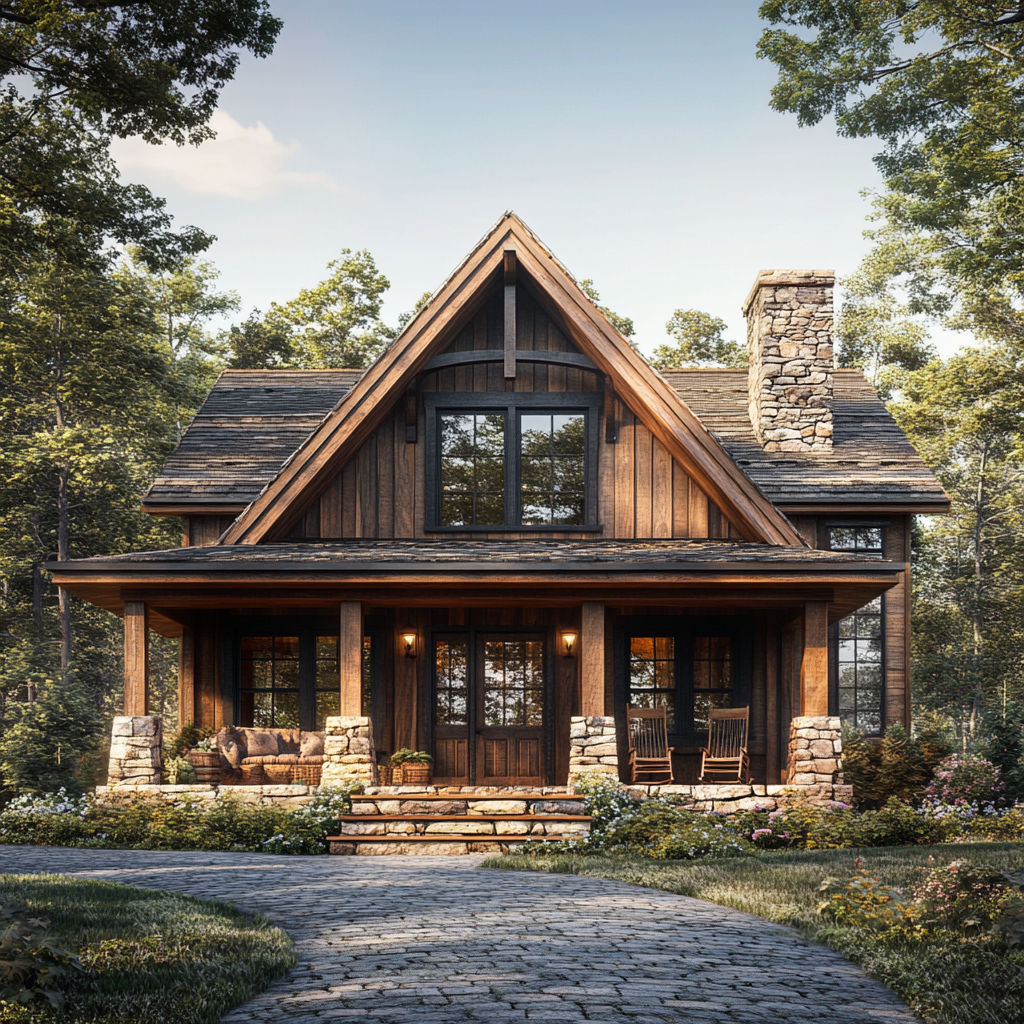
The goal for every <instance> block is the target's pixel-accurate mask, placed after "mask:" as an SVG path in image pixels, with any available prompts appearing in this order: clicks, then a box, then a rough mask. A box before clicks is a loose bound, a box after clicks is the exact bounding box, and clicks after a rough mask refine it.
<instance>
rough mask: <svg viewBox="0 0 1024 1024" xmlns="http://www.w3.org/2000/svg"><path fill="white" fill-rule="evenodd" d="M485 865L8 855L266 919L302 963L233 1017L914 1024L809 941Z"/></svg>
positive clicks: (36, 868) (10, 865)
mask: <svg viewBox="0 0 1024 1024" xmlns="http://www.w3.org/2000/svg"><path fill="white" fill-rule="evenodd" d="M480 860H481V858H480V857H394V856H393V857H271V856H265V855H261V854H246V853H240V854H230V853H223V854H218V853H152V852H142V851H113V850H55V849H49V850H48V849H45V848H39V847H13V846H0V871H2V872H41V871H53V872H63V873H67V874H75V875H84V876H88V877H90V878H106V879H110V880H112V881H118V882H126V883H129V884H131V885H139V886H143V887H145V888H151V889H170V890H173V891H175V892H186V893H190V894H192V895H194V896H200V897H205V898H216V899H222V900H231V901H233V902H235V903H236V904H237V905H238V906H240V907H243V908H247V909H259V910H262V911H265V912H266V913H267V914H269V915H270V916H271V917H272V918H273V919H274V920H275V921H276V922H277V923H278V924H280V925H281V927H283V928H284V929H286V930H287V931H288V933H289V934H290V935H291V936H292V938H293V940H294V942H295V948H296V953H297V955H298V959H299V964H298V966H297V967H296V969H295V970H294V971H292V972H291V973H290V974H289V975H288V977H287V978H283V979H282V980H280V981H278V982H276V983H275V984H274V985H272V986H271V987H270V989H268V990H267V991H266V992H265V993H264V994H263V995H261V996H259V997H257V998H256V999H254V1000H252V1001H251V1002H249V1003H246V1004H245V1005H244V1006H241V1007H239V1008H238V1009H237V1010H234V1011H233V1012H232V1013H230V1014H229V1015H228V1016H227V1017H225V1018H224V1020H225V1021H227V1022H230V1024H241V1022H248V1021H259V1022H260V1024H263V1022H268V1024H269V1022H284V1021H288V1022H301V1021H334V1020H337V1021H345V1020H354V1021H367V1022H375V1024H404V1022H407V1021H408V1022H410V1024H411V1022H416V1024H450V1022H461V1021H487V1022H489V1024H499V1022H504V1021H530V1020H548V1021H583V1020H596V1021H605V1022H612V1021H615V1022H619V1021H622V1022H627V1021H628V1022H631V1024H663V1022H667V1021H673V1022H682V1021H686V1022H691V1021H693V1022H698V1021H715V1022H718V1021H723V1022H725V1021H751V1022H754V1021H756V1022H769V1021H771V1022H774V1021H801V1022H814V1021H819V1020H821V1021H825V1020H827V1021H828V1022H829V1024H847V1022H855V1021H856V1022H862V1024H863V1022H867V1021H872V1020H876V1021H891V1022H897V1021H899V1022H908V1024H909V1022H912V1021H914V1020H915V1018H914V1017H913V1016H912V1015H911V1013H910V1012H909V1011H908V1010H907V1009H906V1008H905V1007H904V1006H903V1004H902V1003H901V1002H900V1001H899V1000H898V999H897V998H896V996H894V995H893V994H892V993H891V992H889V991H888V990H887V989H885V988H883V987H882V986H881V985H879V984H878V983H877V982H875V981H872V980H871V979H870V978H867V977H866V976H865V975H864V974H863V973H862V972H861V971H860V970H858V969H857V968H856V967H854V966H853V965H852V964H850V963H848V962H847V961H846V960H844V959H843V958H842V957H840V956H838V955H837V954H836V953H833V952H831V951H830V950H828V949H825V948H823V947H821V946H815V945H811V944H810V943H807V942H804V941H803V940H801V939H800V938H798V937H797V936H796V934H795V933H793V932H791V931H789V930H787V929H785V928H782V927H779V926H777V925H772V924H770V923H768V922H766V921H762V920H760V919H758V918H755V917H750V916H747V915H746V914H741V913H739V912H738V911H735V910H730V909H728V908H726V907H719V906H715V905H714V904H711V903H704V902H702V901H700V900H694V899H688V898H686V897H683V896H673V895H670V894H668V893H662V892H657V891H654V890H650V889H639V888H634V887H632V886H628V885H623V884H620V883H616V882H605V881H602V880H600V879H594V878H578V877H575V876H571V875H541V874H523V873H517V872H504V871H481V870H477V865H478V864H479V862H480Z"/></svg>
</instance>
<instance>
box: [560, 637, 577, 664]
mask: <svg viewBox="0 0 1024 1024" xmlns="http://www.w3.org/2000/svg"><path fill="white" fill-rule="evenodd" d="M562 650H563V652H564V653H565V656H566V657H567V658H571V657H572V656H573V655H574V654H575V653H576V634H575V633H563V634H562Z"/></svg>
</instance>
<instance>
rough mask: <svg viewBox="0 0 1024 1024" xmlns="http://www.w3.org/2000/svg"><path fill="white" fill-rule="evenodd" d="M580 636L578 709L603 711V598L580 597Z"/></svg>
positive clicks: (592, 712) (586, 712)
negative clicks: (581, 611)
mask: <svg viewBox="0 0 1024 1024" xmlns="http://www.w3.org/2000/svg"><path fill="white" fill-rule="evenodd" d="M580 632H581V633H582V634H583V635H582V636H581V637H580V658H581V659H582V660H581V662H580V677H581V678H580V688H581V694H580V696H581V700H580V713H581V714H583V715H586V716H587V717H588V718H589V717H592V716H595V715H603V714H604V602H603V601H584V602H583V618H582V629H581V630H580Z"/></svg>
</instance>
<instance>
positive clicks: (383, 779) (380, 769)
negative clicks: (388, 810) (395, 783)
mask: <svg viewBox="0 0 1024 1024" xmlns="http://www.w3.org/2000/svg"><path fill="white" fill-rule="evenodd" d="M396 770H397V769H395V768H392V767H391V765H389V764H379V765H377V785H379V786H390V785H392V781H391V780H392V779H393V778H394V775H395V771H396Z"/></svg>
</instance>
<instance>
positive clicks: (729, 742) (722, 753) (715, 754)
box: [700, 707, 753, 783]
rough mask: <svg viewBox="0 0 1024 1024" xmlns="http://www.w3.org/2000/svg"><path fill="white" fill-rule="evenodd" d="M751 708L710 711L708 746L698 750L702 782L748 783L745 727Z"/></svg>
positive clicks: (748, 765)
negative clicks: (699, 752) (699, 751)
mask: <svg viewBox="0 0 1024 1024" xmlns="http://www.w3.org/2000/svg"><path fill="white" fill-rule="evenodd" d="M749 723H750V708H749V707H746V708H712V709H711V717H710V722H709V723H708V725H709V729H708V745H707V746H706V747H705V748H704V749H703V750H702V751H701V755H702V756H701V763H700V781H701V782H735V783H744V782H746V783H750V782H753V779H752V778H751V777H750V758H749V757H748V756H747V728H748V725H749Z"/></svg>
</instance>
